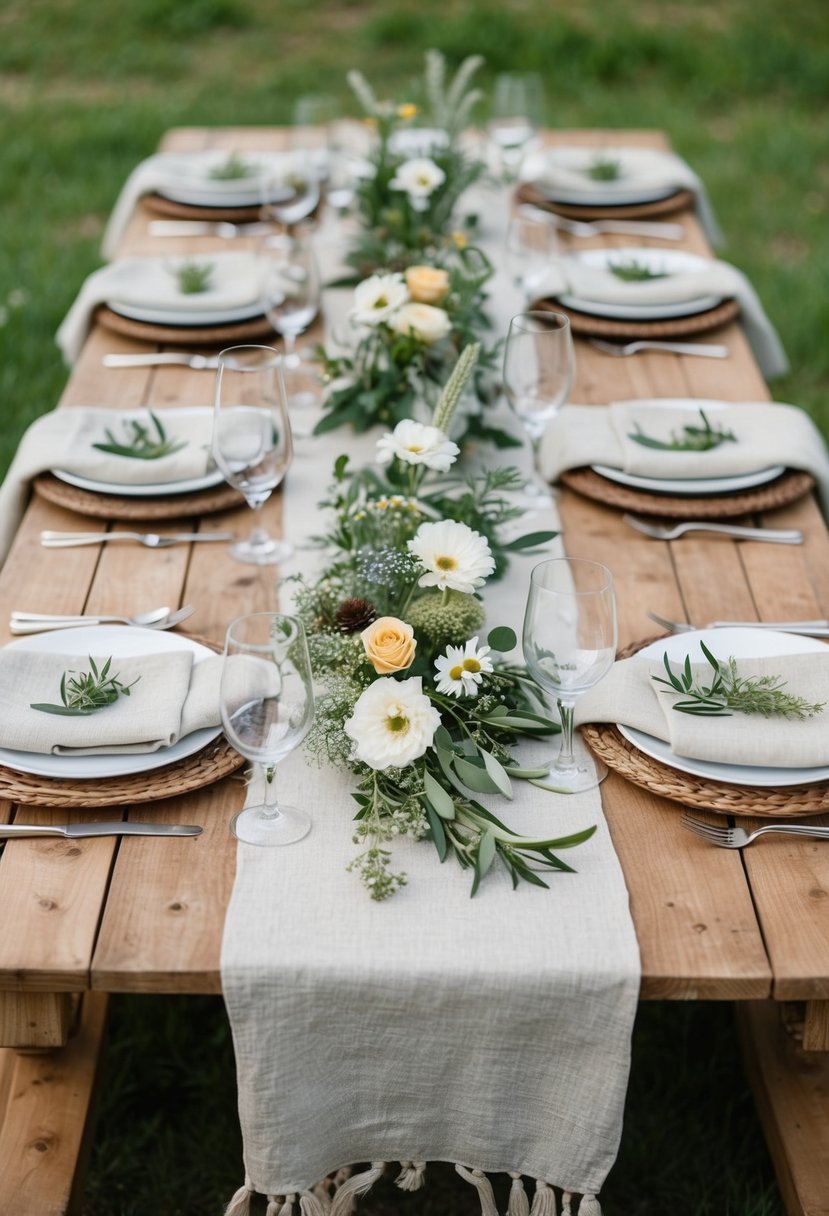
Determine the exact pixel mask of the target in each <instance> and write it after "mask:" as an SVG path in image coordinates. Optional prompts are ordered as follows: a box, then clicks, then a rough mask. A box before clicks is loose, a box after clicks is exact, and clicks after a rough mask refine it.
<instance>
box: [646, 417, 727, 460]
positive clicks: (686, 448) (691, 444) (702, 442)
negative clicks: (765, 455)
mask: <svg viewBox="0 0 829 1216" xmlns="http://www.w3.org/2000/svg"><path fill="white" fill-rule="evenodd" d="M699 416H700V418H701V419H702V426H694V425H693V424H691V423H688V424H686V425H685V426H683V428H682V433H681V434H680V435H677V434H676V432H673V431H672V432H671V438H670V439H667V440H666V439H654V438H653V436H651V435H646V434H645V432H644V431H643V430H642V428H641V427H640V426H639V425H638V423H637V424H636V429H635V430H634V431H632V432H631V433H630V434H629V435H628V438H629V439H632V440H633V441H634V442H635V443H640V444H641V445H642V447H645V448H655V449H656V450H658V451H661V452H710V451H711V450H712V449H713V448H718V447H719V446H720V445H721V444H723V443H736V442H737V436H736V435H735V434H734V432H733V431H729V430H726V429H725V428H724V427H721V426H712V425H711V422H710V421H709V418H708V415H707V414H706V413H705V410H700V412H699Z"/></svg>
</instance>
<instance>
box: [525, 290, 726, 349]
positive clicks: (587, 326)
mask: <svg viewBox="0 0 829 1216" xmlns="http://www.w3.org/2000/svg"><path fill="white" fill-rule="evenodd" d="M530 309H531V310H532V311H533V312H559V313H564V315H565V316H566V317H569V318H570V328H571V330H572V331H573V333H574V334H583V335H584V336H585V337H593V338H610V339H611V340H612V339H618V340H620V341H621V340H623V339H624V340H628V339H630V338H634V339H635V338H684V337H690V336H691V335H693V334H701V333H706V332H707V331H708V330H709V329H716V328H717V327H718V326H720V325H725V324H727V322H729V321H733V320H734V318H735V317H738V316H739V315H740V305H739V304H738V303H737V301H736V300H723V301H722V303H720V304H717V305H715V306H714V308H706V309H705V311H704V312H695V313H692V314H691V315H690V316H687V317H665V318H663V319H662V320H661V321H632V320H624V321H622V320H617V319H616V318H612V317H597V316H594V315H593V314H592V313H587V312H580V311H579V310H578V309H575V308H567V307H565V305H564V304H562V303H560V302H559V301H558V300H555V299H550V298H549V297H545V298H543V299H540V300H535V301H534V302H533V303H532V304H531V305H530ZM609 357H612V356H609Z"/></svg>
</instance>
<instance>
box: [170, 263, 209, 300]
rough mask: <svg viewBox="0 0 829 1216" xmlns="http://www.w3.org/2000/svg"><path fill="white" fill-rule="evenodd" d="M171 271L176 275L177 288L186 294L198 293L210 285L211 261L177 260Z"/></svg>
mask: <svg viewBox="0 0 829 1216" xmlns="http://www.w3.org/2000/svg"><path fill="white" fill-rule="evenodd" d="M172 273H173V274H174V275H175V276H176V282H177V283H178V289H179V291H180V292H182V294H183V295H186V296H194V295H198V294H199V292H201V291H207V289H208V288H209V287H210V279H211V276H212V274H213V263H212V262H179V264H178V266H176V267H174V269H173V271H172Z"/></svg>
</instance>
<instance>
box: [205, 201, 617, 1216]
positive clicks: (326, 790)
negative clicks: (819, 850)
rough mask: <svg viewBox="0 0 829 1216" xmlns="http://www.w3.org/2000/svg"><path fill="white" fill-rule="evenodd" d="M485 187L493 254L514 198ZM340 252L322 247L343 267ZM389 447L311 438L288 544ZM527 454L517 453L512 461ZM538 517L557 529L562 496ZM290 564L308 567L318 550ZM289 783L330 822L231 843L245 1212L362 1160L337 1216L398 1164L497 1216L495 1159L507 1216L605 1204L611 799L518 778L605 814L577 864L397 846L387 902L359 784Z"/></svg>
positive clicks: (609, 1126)
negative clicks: (367, 850)
mask: <svg viewBox="0 0 829 1216" xmlns="http://www.w3.org/2000/svg"><path fill="white" fill-rule="evenodd" d="M479 201H480V202H481V204H482V205H481V206H479V207H478V208H477V210H479V212H482V214H483V216H484V222H485V232H486V236H487V245H488V251H489V252H490V253H491V254H492V255H493V256H494V257H495V258H497V257H498V254H499V253H500V249H501V247H502V242H503V224H504V223H505V220H506V214H507V203H506V199H505V198H503V197H502V196H491V195H485V196H483V197H482V198H481V199H480V200H479ZM334 255H335V251H334V250H333V249H331V250H329V249H323V250H321V261H322V263H323V266H324V274H325V276H326V277H327V278H332V277H334V273H335V271H336V269H337V267H336V266H335V264H334V262H335V260H336V259H335V256H334ZM492 297H493V300H492V307H491V313H492V315H493V317H494V319H495V327H496V333H504V332H505V331H506V325H507V321H508V319H509V316H510V315H511V314H512V313H513V312H515V311H520V307H521V301H520V299H518V298H517V296H516V294H515V291H514V288H513V287H512V286H511V283H510V280H509V278H508V276H507V275H506V274H504V273H500V272H499V274H498V277H497V279H496V281H495V283H494V284H493V287H492ZM349 303H350V294H349V293H344V292H329V293H328V294H327V296H326V300H325V315H326V320H327V322H328V324H329V326H330V327H333V328H335V329H336V328H337V326H338V325H339V323H340V318H342V316H343V315H344V313H345V311H346V309H347V307H348V304H349ZM374 438H376V436H363V437H361V438H360V439H355V437H354V436H353V435H352V434H350V433H349V432H346V431H342V432H340V433H335V434H333V435H327V436H325V437H323V438H321V439H319V440H310V441H304V442H300V443H299V445H298V449H297V456H296V459H295V462H294V466H293V468H292V470H291V476H290V478H288V479H287V481H286V484H285V491H284V493H285V507H286V509H285V511H284V516H283V517H284V519H285V521H286V530H287V535H288V536H289V538H290V539H292V540H293V542H294V543H295V544H296V545H298V546H302V545H303V543H304V542H306V540H307V536H308V534H309V533H313V532H315V531H318V530H319V521H318V520H317V519H315V518H314V517H313V513H311V512H310V511H309V510H308V507H309V504H311V503H314V502H316V501H318V499H319V498H320V497H321V495H322V492H323V490H324V488H325V486H326V485H327V483H328V481H329V478H330V470H331V466H332V464H333V460H334V458H335V457H336V456H337V455H338V454H339V453H340V452H341V451H343V450H347V451H348V452H349V453H350V454H351V455H352V458H353V459H354V461H355V462H356V463H360V462H361V461H365V460H368V459H371V456H372V453H373V447H374ZM520 458H521V457H519V459H520ZM512 460H514V453H513V452H512V451H510V452H508V453H506V454H505V456H504V457H503V463H508V462H510V461H512ZM523 460H524V461H525V463H526V462H527V461H528V453H527V452H526V450H525V451H524V453H523ZM528 522H529V526H530V527H531V528H533V529H535V528H536V527H545V526H548V525H550V524H552V525H553V526H555V516H554V511H553V509H552V506H550V507H549V508H546V509H545V510H541V511H538V512H537V513H536V515H535V516H534V517H533V519H532V520H531V521H528ZM553 551H554V552H561V548H560V545H559V546H558V547H557V548H556V549H555V550H553ZM317 560H318V559H317ZM537 560H538V559H537V558H530V557H523V558H522V557H516V558H513V560H512V562H511V566H510V570H509V572H508V574H507V576H506V578H505V579H504V580H502V582H501V583H498V584H494V585H493V586H492V587H491V588H489V589H488V592H487V595H486V600H485V603H486V608H487V614H488V620H489V624H490V625H492V624H494V623H496V622H502V623H508V624H511V625H512V626H513V627H514V628H516V630H517V631H518V633H519V635H520V629H521V620H522V615H523V608H524V602H525V598H526V590H527V586H528V579H529V570H530V569H531V567H532V565H533V564H534V562H535V561H537ZM294 565H295V567H301V569H302V571H303V573H305V574H306V575H310V576H311V577H313V573H314V565H315V557H314V555H313V553H310V552H302V553H301V554H300V558H299V560H297V561H295V563H294ZM286 572H287V571H286ZM282 603H283V606H285V605H286V600H285V598H283V601H282ZM553 746H554V745H553ZM549 750H552V747H551V748H550V749H549ZM277 781H278V789H279V797H280V798H281V799H283V800H284V801H285V803H291V802H294V803H296V804H299V805H302V806H304V807H305V808H306V809H307V810H308V811H309V812H310V813H311V816H312V818H313V821H314V826H313V828H312V831H311V833H310V835H309V836H308V837H307V838H306V839H305V840H304V841H302V842H300V843H299V844H298V845H296V846H291V847H288V848H283V849H257V848H255V847H252V846H249V845H245V844H239V846H238V855H237V873H236V881H235V885H234V888H233V893H232V897H231V901H230V906H229V908H228V913H227V918H226V922H225V932H224V941H223V950H222V963H221V967H222V984H223V991H224V995H225V1001H226V1004H227V1008H228V1012H229V1016H230V1021H231V1026H232V1030H233V1037H234V1045H235V1050H236V1062H237V1071H238V1086H239V1111H240V1118H241V1124H242V1131H243V1135H244V1153H245V1168H246V1184H245V1186H243V1187H242V1188H241V1189H240V1190H239V1192H238V1193H237V1194H236V1195H235V1196H234V1198H233V1199H232V1201H231V1204H230V1206H229V1208H228V1214H229V1216H230V1214H231V1213H232V1214H233V1216H239V1214H240V1213H246V1212H248V1211H249V1210H250V1202H251V1195H252V1192H253V1191H254V1190H256V1191H260V1192H264V1193H265V1194H267V1195H268V1196H269V1197H270V1204H271V1206H270V1207H269V1209H268V1211H269V1213H270V1214H271V1216H273V1214H274V1213H285V1214H287V1213H289V1212H291V1211H293V1210H294V1209H293V1205H294V1202H295V1201H298V1202H299V1205H300V1208H301V1210H302V1211H303V1213H305V1214H306V1216H315V1214H316V1216H319V1213H320V1212H321V1211H322V1210H324V1201H323V1199H322V1198H321V1192H320V1191H319V1190H318V1191H317V1192H316V1193H315V1192H313V1191H312V1190H311V1188H312V1187H313V1186H314V1184H315V1183H317V1182H318V1181H319V1180H320V1179H323V1178H325V1177H327V1176H329V1175H331V1174H332V1173H333V1172H334V1171H337V1170H338V1169H340V1168H341V1167H346V1166H350V1165H354V1164H356V1163H361V1162H370V1163H371V1166H370V1168H369V1169H368V1170H366V1171H365V1172H364V1173H363V1174H360V1175H357V1176H355V1177H353V1178H352V1179H351V1180H350V1181H349V1182H348V1183H346V1184H345V1185H344V1186H342V1187H341V1188H340V1189H339V1190H338V1191H337V1192H336V1195H335V1198H334V1216H344V1214H345V1213H347V1212H349V1211H350V1209H351V1206H352V1204H353V1202H354V1196H355V1195H356V1194H358V1193H362V1191H364V1190H366V1189H368V1187H369V1186H370V1185H371V1184H372V1182H373V1181H374V1180H375V1179H376V1178H377V1177H378V1176H379V1174H380V1172H381V1171H382V1168H383V1163H384V1162H390V1161H397V1162H400V1163H401V1170H400V1175H399V1178H398V1184H399V1185H400V1186H402V1187H403V1188H404V1189H407V1190H408V1189H416V1188H417V1187H418V1186H419V1185H421V1184H422V1182H423V1174H424V1170H425V1164H426V1162H428V1161H438V1160H439V1161H449V1162H454V1163H456V1164H457V1166H458V1168H459V1170H460V1172H462V1174H463V1176H464V1177H466V1178H467V1179H468V1180H469V1181H470V1182H471V1183H472V1184H473V1185H474V1186H476V1187H477V1189H478V1191H479V1193H480V1196H481V1204H482V1210H483V1211H484V1212H485V1213H487V1216H494V1213H495V1204H494V1199H493V1197H492V1190H491V1185H490V1183H489V1180H488V1179H487V1177H486V1174H485V1172H484V1171H496V1172H499V1171H504V1172H507V1173H510V1174H511V1175H512V1177H513V1181H512V1184H511V1185H512V1190H511V1199H510V1208H509V1211H510V1214H511V1216H516V1214H518V1216H521V1214H522V1213H523V1214H524V1216H526V1213H527V1212H528V1211H529V1201H528V1199H527V1196H526V1193H525V1191H524V1186H523V1182H522V1179H521V1175H527V1176H528V1177H529V1178H532V1179H535V1180H536V1188H535V1198H534V1201H533V1212H534V1213H535V1216H543V1214H546V1216H551V1214H552V1213H554V1212H555V1211H556V1203H557V1200H556V1196H555V1193H554V1191H553V1190H552V1189H551V1187H552V1186H553V1185H555V1186H557V1187H560V1188H562V1189H563V1190H565V1191H568V1192H569V1191H573V1192H579V1193H581V1194H583V1195H586V1196H587V1198H585V1199H582V1201H581V1212H582V1216H590V1214H591V1213H593V1216H595V1214H596V1213H597V1212H599V1211H600V1208H599V1203H598V1200H597V1199H596V1198H595V1193H596V1192H597V1191H598V1190H599V1189H600V1187H601V1186H602V1183H603V1181H604V1179H605V1177H606V1175H607V1172H608V1170H609V1169H610V1167H611V1165H612V1164H613V1161H614V1159H615V1155H616V1152H617V1149H618V1144H619V1139H620V1135H621V1126H622V1112H623V1105H624V1098H625V1092H626V1086H627V1078H628V1071H629V1050H630V1035H631V1027H632V1023H633V1018H634V1014H635V1009H636V1002H637V997H638V990H639V960H638V948H637V943H636V938H635V934H634V930H633V925H632V922H631V919H630V913H629V909H628V897H627V891H626V888H625V883H624V878H623V875H622V872H621V868H620V866H619V863H618V860H617V858H616V855H615V852H614V850H613V847H612V843H611V840H610V837H609V834H608V830H607V826H606V824H605V822H604V819H603V816H602V810H601V799H600V797H599V794H598V792H597V791H593V792H591V793H588V794H584V795H580V796H577V797H573V798H568V799H564V798H558V797H556V796H554V795H552V794H550V793H547V792H545V791H542V790H539V789H536V788H535V787H533V786H530V785H528V784H526V783H522V784H521V788H520V789H519V790H517V792H516V798H515V800H514V802H512V803H510V804H509V807H508V808H503V807H501V808H499V810H502V812H503V813H504V814H505V815H506V816H507V818H508V819H509V822H510V823H511V824H514V825H515V827H516V828H517V829H518V830H520V831H524V832H535V831H545V832H547V831H551V830H554V831H555V832H562V833H564V832H570V831H574V830H576V829H578V828H581V827H584V826H587V825H588V824H593V823H595V824H597V825H598V831H597V833H596V834H595V836H594V837H593V838H592V839H591V840H590V841H589V842H588V843H587V844H585V845H583V846H581V847H580V848H579V849H578V850H577V851H576V852H574V853H573V854H572V855H571V856H570V861H571V862H572V863H573V865H574V866H575V867H576V869H577V870H578V873H576V874H573V875H554V876H552V877H551V879H550V888H551V889H550V890H549V891H544V890H542V889H539V888H534V887H524V888H521V889H519V890H518V891H513V890H512V887H511V884H510V882H509V880H508V878H507V876H506V875H505V874H502V873H491V874H490V875H489V876H488V877H487V879H486V881H485V883H484V884H482V887H481V889H480V891H479V892H478V894H477V895H476V897H475V899H474V900H470V898H469V880H468V875H466V874H464V873H462V872H461V871H460V870H459V869H457V868H452V866H451V864H447V865H445V866H443V867H441V866H440V865H439V864H438V860H437V856H436V854H435V853H434V851H433V849H432V848H431V847H430V846H429V845H428V844H426V843H418V844H416V843H414V842H412V841H408V840H402V841H400V843H399V846H397V845H396V846H395V858H396V862H399V863H401V864H402V866H403V868H405V870H406V872H407V874H408V885H407V886H406V887H404V888H403V889H402V890H401V891H400V892H399V893H398V894H396V895H395V896H394V897H393V898H392V899H390V900H388V901H387V902H385V903H380V904H378V903H373V902H372V901H371V900H370V899H369V898H368V896H367V894H366V892H365V891H364V889H363V888H362V886H361V885H360V883H359V882H358V880H357V878H356V877H355V876H354V875H351V874H348V873H347V872H346V869H345V867H346V865H347V863H348V861H349V859H350V858H351V857H352V856H353V854H354V852H355V848H354V845H353V843H352V817H353V813H354V806H353V803H352V800H351V798H350V790H351V788H353V781H352V779H351V778H350V777H349V776H348V775H344V774H342V773H339V772H335V771H332V770H329V769H316V768H309V767H308V763H307V762H306V761H305V759H304V758H303V757H302V756H301V755H298V754H294V755H292V756H290V757H289V758H288V759H287V760H286V761H284V762H283V763H282V764H281V765H280V766H279V769H278V772H277ZM517 784H518V783H517Z"/></svg>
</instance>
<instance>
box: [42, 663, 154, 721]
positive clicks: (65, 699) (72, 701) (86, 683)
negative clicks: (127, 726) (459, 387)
mask: <svg viewBox="0 0 829 1216" xmlns="http://www.w3.org/2000/svg"><path fill="white" fill-rule="evenodd" d="M89 666H90V668H91V669H92V670H91V671H72V670H71V669H70V670H69V671H65V672H64V673H63V676H62V677H61V681H60V699H61V702H62V704H60V705H50V704H49V703H48V702H40V703H37V702H32V703H31V705H30V708H31V709H38V710H40V711H41V713H44V714H61V715H63V716H64V717H67V718H77V717H85V716H86V715H87V714H94V713H95V712H96V710H99V709H103V708H104V707H105V706H107V705H112V703H113V701H117V700H118V697H119V696H125V697H128V696H129V695H130V689H131V688H134V687H135V685H136V684H137V683H138V681H139V680H140V679H141V677H140V676H137V677H136V678H135V679H134V680H133V682H132V684H122V683H121V681H120V680H119V678H118V674H117V673H116V674H115V675H110V674H109V673H110V668H111V666H112V656H111V655H110V657H109V658H108V659H107V661H106V662H105V663H104V665H103V667H102V668H101V669H100V670H99V669H98V666H97V664H96V662H95V660H94V659H93V658H92V656H91V655H90V656H89Z"/></svg>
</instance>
